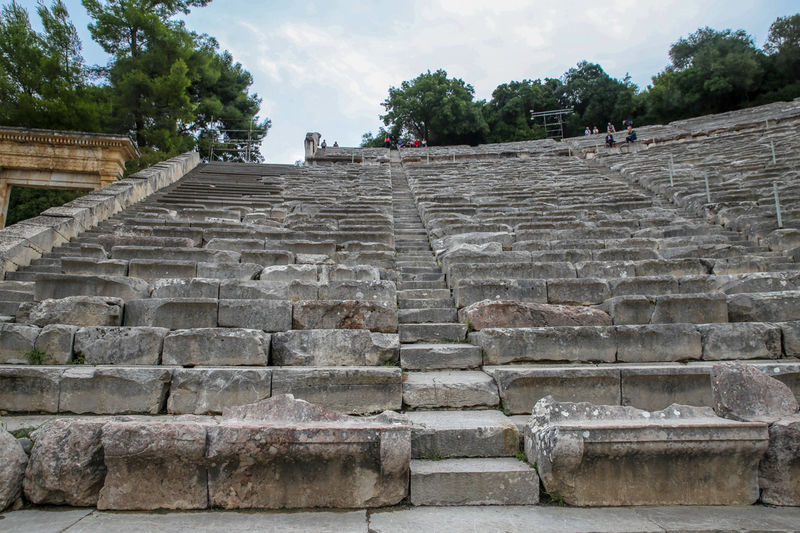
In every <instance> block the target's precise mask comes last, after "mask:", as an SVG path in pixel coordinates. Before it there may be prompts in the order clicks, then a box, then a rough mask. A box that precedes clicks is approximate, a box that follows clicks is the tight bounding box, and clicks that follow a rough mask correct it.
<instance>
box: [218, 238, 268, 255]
mask: <svg viewBox="0 0 800 533" xmlns="http://www.w3.org/2000/svg"><path fill="white" fill-rule="evenodd" d="M206 249H207V250H231V251H233V252H244V251H245V250H248V251H249V250H256V251H258V250H263V249H264V240H263V239H226V238H224V237H215V238H213V239H211V240H209V241H208V243H207V244H206Z"/></svg>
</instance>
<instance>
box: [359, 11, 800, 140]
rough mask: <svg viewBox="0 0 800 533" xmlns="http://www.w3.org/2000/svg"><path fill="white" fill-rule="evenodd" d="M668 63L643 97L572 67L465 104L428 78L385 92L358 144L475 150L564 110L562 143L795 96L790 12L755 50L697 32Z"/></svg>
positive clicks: (742, 41) (796, 32) (796, 35)
mask: <svg viewBox="0 0 800 533" xmlns="http://www.w3.org/2000/svg"><path fill="white" fill-rule="evenodd" d="M669 57H670V65H668V66H667V67H666V68H665V69H664V70H663V71H662V72H659V73H658V74H656V75H655V76H653V77H652V84H651V85H648V86H647V87H646V88H645V89H644V90H639V88H638V87H637V86H636V85H634V84H633V83H632V82H631V80H630V78H629V77H628V76H626V77H625V78H624V79H622V80H618V79H616V78H613V77H611V76H609V75H608V74H607V73H606V72H605V71H604V70H603V68H602V67H601V66H600V65H598V64H595V63H589V62H587V61H581V62H580V63H578V64H577V65H576V66H575V67H573V68H571V69H569V70H568V71H567V72H565V73H564V75H563V76H561V78H558V79H557V78H545V79H544V80H542V79H536V80H531V79H525V80H522V81H512V82H509V83H504V84H502V85H499V86H498V87H497V88H496V89H495V90H494V92H493V93H492V98H491V100H489V101H488V102H487V101H484V100H477V101H476V100H475V98H474V96H475V91H474V89H473V87H472V86H471V85H469V84H468V83H465V82H464V81H463V80H461V79H457V78H448V77H447V72H445V71H444V70H437V71H436V72H431V71H428V72H426V73H423V74H420V75H419V76H418V77H416V78H415V79H413V80H410V81H404V82H403V83H402V84H401V85H400V87H392V88H390V89H389V96H388V97H387V98H386V100H384V102H383V103H382V104H381V105H383V107H384V109H385V110H386V114H384V115H381V116H380V118H381V120H382V121H383V127H381V128H380V129H379V130H378V133H377V135H375V136H373V134H372V133H366V134H364V137H363V142H362V145H363V146H383V142H384V137H385V136H386V134H387V133H388V134H389V135H390V136H391V137H392V138H393V139H402V138H411V139H415V138H416V139H426V140H427V141H428V144H429V145H449V144H479V143H486V142H510V141H523V140H531V139H541V138H544V137H545V136H546V135H545V131H544V128H543V126H542V123H541V122H537V121H534V120H533V119H532V118H531V112H532V111H546V110H552V109H562V108H569V109H572V110H573V113H572V114H571V115H570V116H569V117H568V118H567V119H566V124H565V135H566V136H575V135H581V134H582V133H583V131H584V128H585V127H586V126H589V127H590V128H592V127H594V126H597V127H598V128H599V129H600V130H601V131H605V125H606V123H607V122H609V121H611V122H613V123H615V125H616V126H617V127H620V126H621V124H622V121H623V120H625V119H632V120H633V121H634V122H635V123H636V124H639V125H643V124H665V123H668V122H671V121H673V120H679V119H682V118H687V117H693V116H698V115H705V114H709V113H719V112H723V111H731V110H734V109H740V108H744V107H750V106H753V105H761V104H766V103H769V102H774V101H778V100H791V99H793V98H797V97H798V96H800V14H795V15H792V16H789V17H781V18H778V19H777V20H776V21H775V22H774V23H773V24H772V25H771V27H770V31H769V36H768V37H767V40H766V43H765V44H764V46H763V47H762V48H757V47H756V46H755V43H754V42H753V39H752V38H751V37H750V36H749V35H748V34H747V33H746V32H744V31H743V30H738V31H731V30H724V31H717V30H714V29H711V28H700V29H698V30H697V31H696V32H695V33H693V34H691V35H689V37H687V38H681V39H679V40H678V41H677V42H675V43H674V44H673V45H672V46H671V48H670V51H669Z"/></svg>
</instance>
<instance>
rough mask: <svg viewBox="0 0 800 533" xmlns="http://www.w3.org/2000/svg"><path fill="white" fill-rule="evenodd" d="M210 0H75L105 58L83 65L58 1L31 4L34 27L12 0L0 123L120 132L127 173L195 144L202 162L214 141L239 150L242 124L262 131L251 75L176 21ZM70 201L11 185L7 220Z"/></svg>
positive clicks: (2, 43)
mask: <svg viewBox="0 0 800 533" xmlns="http://www.w3.org/2000/svg"><path fill="white" fill-rule="evenodd" d="M209 2H210V0H161V1H156V0H82V3H83V6H84V7H85V8H86V10H87V11H88V13H89V16H90V17H91V19H92V23H91V24H90V26H89V30H90V32H91V35H92V39H93V40H95V41H96V42H97V43H98V44H100V46H101V47H102V48H103V50H105V52H106V53H108V55H109V61H108V63H107V64H106V65H100V66H88V65H86V62H85V60H84V58H83V56H82V54H81V49H82V48H81V42H80V39H79V38H78V33H77V31H76V29H75V26H74V25H73V24H72V22H71V21H70V18H69V13H68V12H67V9H66V6H65V5H64V3H63V2H62V0H52V1H51V3H50V5H49V6H48V5H47V4H45V2H44V0H38V3H37V8H36V14H37V15H38V17H39V18H40V20H41V25H42V31H41V32H37V31H35V30H34V29H33V27H32V26H31V20H30V14H29V13H28V12H27V10H25V9H24V8H22V7H21V6H20V5H19V4H18V3H17V2H16V1H15V0H12V2H11V3H10V4H7V5H4V6H3V7H2V10H0V104H1V105H0V124H1V125H6V126H19V127H28V128H47V129H62V130H74V131H93V132H103V133H115V134H128V135H130V136H131V137H132V138H133V139H134V140H135V141H136V144H137V146H138V148H139V151H140V152H141V154H142V156H141V158H140V159H139V160H138V161H132V162H130V163H129V164H128V168H127V171H128V172H134V171H136V170H138V169H140V168H143V167H146V166H149V165H152V164H153V163H156V162H158V161H162V160H164V159H168V158H170V157H173V156H175V155H177V154H180V153H182V152H186V151H188V150H193V149H199V150H200V154H201V157H204V158H207V157H208V153H209V147H210V146H211V144H212V143H214V145H215V146H220V145H225V146H227V147H228V148H237V147H239V148H241V147H242V146H243V142H244V141H245V140H246V139H247V131H246V130H248V129H249V128H251V127H252V128H253V129H255V130H261V131H266V130H268V129H269V127H270V121H269V119H259V117H258V111H259V106H260V102H261V101H260V99H259V98H258V97H257V95H254V94H250V93H249V92H248V90H249V88H250V86H251V85H252V83H253V78H252V76H251V74H250V73H249V72H248V71H247V70H245V69H244V68H243V67H242V65H241V64H239V63H237V62H235V61H234V59H233V56H232V55H231V54H230V53H229V52H228V51H220V50H219V45H218V43H217V42H216V41H215V40H214V38H213V37H211V36H208V35H205V34H202V35H201V34H197V33H195V32H192V31H191V30H189V29H188V28H186V26H185V25H184V23H183V21H181V20H179V19H178V18H177V17H178V16H179V15H180V14H187V13H189V11H190V10H191V9H192V8H196V7H202V6H205V5H206V4H208V3H209ZM229 130H238V131H229ZM254 149H255V152H254V154H253V156H254V157H255V158H256V159H259V160H260V159H261V156H260V154H259V153H258V147H257V146H255V147H254ZM220 153H221V154H222V157H223V158H225V159H233V160H235V159H237V158H239V155H238V154H237V153H236V152H219V151H218V152H215V157H217V156H218V155H219V154H220ZM51 193H52V194H51ZM72 196H74V193H73V194H72ZM55 197H58V198H55ZM62 197H63V198H62ZM69 197H70V194H69V193H67V192H64V193H60V192H57V191H51V192H48V193H47V194H45V193H44V192H40V191H37V192H32V193H29V192H26V193H22V192H21V191H20V190H17V189H15V192H14V193H13V194H12V205H11V206H10V207H9V216H8V223H9V224H11V223H14V222H15V221H17V220H21V219H24V218H26V217H28V216H31V213H32V212H33V211H35V209H38V208H39V207H41V205H44V204H46V203H48V202H44V204H43V199H45V198H47V199H48V200H49V202H50V205H52V202H54V201H55V202H56V203H58V201H59V199H60V201H61V202H63V201H67V199H69ZM34 204H35V208H34ZM45 207H47V206H46V205H45ZM33 214H35V213H33Z"/></svg>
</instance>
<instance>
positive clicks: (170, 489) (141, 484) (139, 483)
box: [97, 422, 208, 510]
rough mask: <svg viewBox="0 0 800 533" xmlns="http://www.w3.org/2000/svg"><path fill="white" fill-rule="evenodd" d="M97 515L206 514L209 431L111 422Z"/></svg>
mask: <svg viewBox="0 0 800 533" xmlns="http://www.w3.org/2000/svg"><path fill="white" fill-rule="evenodd" d="M102 444H103V450H104V454H105V464H106V468H107V469H108V473H107V474H106V477H105V483H104V485H103V488H102V489H101V490H100V497H99V499H98V501H97V508H98V509H119V510H144V509H205V508H206V507H207V506H208V490H207V488H206V483H207V473H206V466H205V450H206V428H205V427H204V426H203V425H201V424H197V423H192V422H165V423H159V422H109V423H108V424H107V425H106V426H105V427H104V428H103V436H102Z"/></svg>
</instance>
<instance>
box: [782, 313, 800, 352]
mask: <svg viewBox="0 0 800 533" xmlns="http://www.w3.org/2000/svg"><path fill="white" fill-rule="evenodd" d="M781 332H782V333H783V349H784V353H785V354H786V357H797V356H800V321H794V322H784V323H783V324H781Z"/></svg>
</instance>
